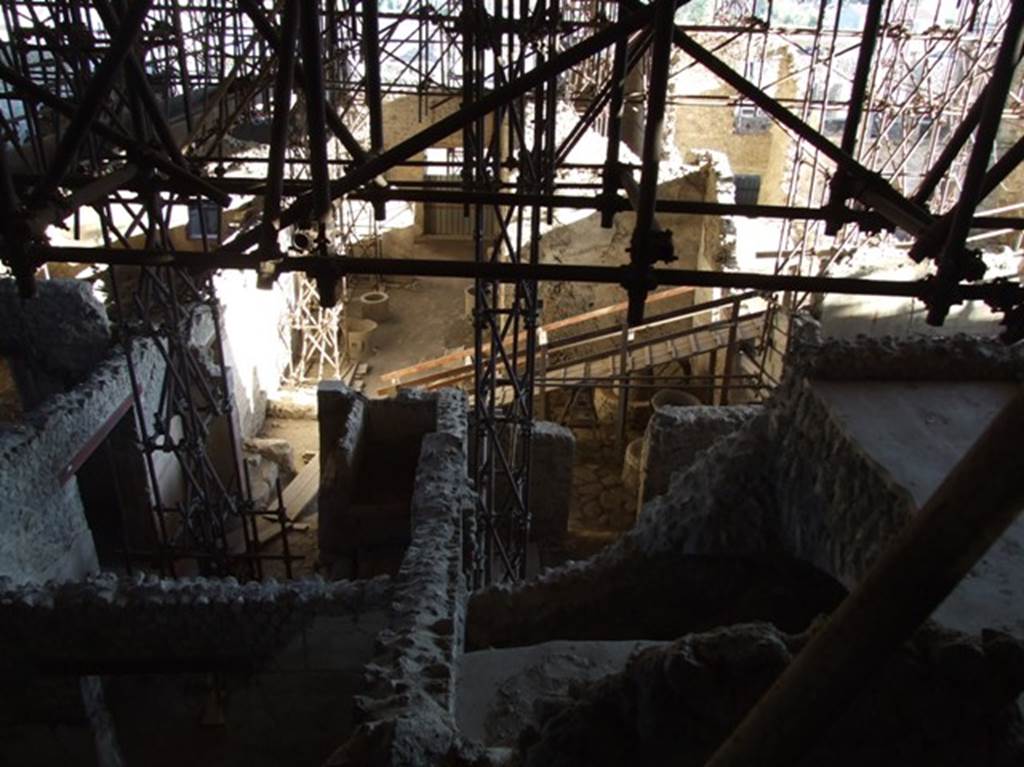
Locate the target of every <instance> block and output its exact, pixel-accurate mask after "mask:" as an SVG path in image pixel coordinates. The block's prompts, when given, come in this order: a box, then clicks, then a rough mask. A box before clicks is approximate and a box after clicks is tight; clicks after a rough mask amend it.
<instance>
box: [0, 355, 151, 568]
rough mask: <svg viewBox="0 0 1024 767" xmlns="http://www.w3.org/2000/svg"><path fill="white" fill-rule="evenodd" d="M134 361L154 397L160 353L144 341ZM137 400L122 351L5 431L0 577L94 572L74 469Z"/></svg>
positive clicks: (0, 444)
mask: <svg viewBox="0 0 1024 767" xmlns="http://www.w3.org/2000/svg"><path fill="white" fill-rule="evenodd" d="M132 354H133V360H134V364H135V369H136V375H137V376H138V379H139V381H140V385H141V386H142V387H143V389H144V390H145V391H147V392H150V393H153V394H152V396H156V393H158V392H159V376H160V375H161V374H162V371H163V359H162V357H161V355H160V353H159V352H158V351H157V349H156V347H155V346H154V345H153V343H152V342H151V341H149V340H139V341H136V342H135V343H134V344H133V346H132ZM154 392H155V393H154ZM131 399H132V389H131V381H130V379H129V375H128V364H127V360H126V358H125V356H124V355H123V353H121V352H120V351H118V352H115V353H114V354H113V356H111V357H109V358H108V359H107V360H106V361H105V362H103V363H102V364H100V365H99V366H98V367H96V368H95V369H94V370H93V371H92V373H91V374H90V375H88V377H86V378H85V379H84V380H83V381H82V382H81V383H79V384H77V385H76V386H74V387H73V388H72V389H71V390H70V391H68V392H62V393H58V394H54V395H53V396H51V397H50V398H49V399H48V400H47V401H46V402H45V403H44V404H42V405H41V406H40V407H38V408H36V409H35V410H34V411H33V412H31V413H30V414H29V415H28V416H27V417H26V419H25V421H23V422H20V423H17V424H9V425H6V426H4V427H3V428H2V429H0V575H3V576H7V577H9V578H12V579H14V580H16V581H46V580H50V579H56V580H68V579H77V578H81V577H83V576H84V575H86V574H87V573H90V572H94V571H95V570H96V568H97V562H96V549H95V546H94V545H93V539H92V535H91V533H90V531H89V526H88V523H87V522H86V518H85V512H84V509H83V506H82V500H81V497H80V495H79V492H78V485H77V481H76V479H75V477H74V472H73V470H70V469H73V467H71V463H72V460H73V459H74V458H75V456H76V455H80V454H81V453H82V451H83V450H85V449H86V448H87V445H88V443H89V441H90V440H91V439H92V438H93V436H94V435H95V434H97V432H99V431H100V430H101V429H102V428H103V427H104V425H105V424H108V422H110V421H111V419H112V418H116V417H117V413H119V412H122V413H123V412H126V411H125V409H124V408H126V407H130V406H131ZM154 412H155V409H154Z"/></svg>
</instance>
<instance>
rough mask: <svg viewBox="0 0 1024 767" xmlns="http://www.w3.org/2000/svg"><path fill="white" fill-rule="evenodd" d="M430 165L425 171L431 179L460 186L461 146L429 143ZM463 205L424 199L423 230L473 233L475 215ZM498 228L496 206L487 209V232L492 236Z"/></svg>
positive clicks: (446, 234)
mask: <svg viewBox="0 0 1024 767" xmlns="http://www.w3.org/2000/svg"><path fill="white" fill-rule="evenodd" d="M425 157H426V161H427V166H426V170H425V171H424V175H425V176H427V177H429V178H430V180H431V181H432V182H435V183H437V182H446V181H447V182H450V184H451V187H450V188H452V189H459V188H460V186H461V182H462V158H463V152H462V147H429V148H428V149H427V151H426V153H425ZM466 212H467V209H466V207H465V206H464V205H455V204H452V203H444V202H425V203H423V234H430V235H437V236H443V237H472V236H473V215H472V211H471V210H470V212H469V215H466ZM497 231H498V220H497V217H496V215H495V213H494V207H493V206H487V207H486V208H485V209H484V234H485V235H487V236H493V235H495V234H496V233H497Z"/></svg>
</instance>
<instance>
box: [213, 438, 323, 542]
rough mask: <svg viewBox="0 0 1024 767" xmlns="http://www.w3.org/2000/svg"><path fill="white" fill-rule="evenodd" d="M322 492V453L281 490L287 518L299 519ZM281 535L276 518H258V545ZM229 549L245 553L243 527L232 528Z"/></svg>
mask: <svg viewBox="0 0 1024 767" xmlns="http://www.w3.org/2000/svg"><path fill="white" fill-rule="evenodd" d="M319 492H320V455H319V453H318V454H317V455H315V456H313V457H312V458H311V459H310V461H309V463H307V464H306V465H305V466H303V467H302V470H301V471H300V472H299V473H298V474H296V475H295V478H294V479H293V480H292V481H291V482H289V483H288V486H287V487H286V488H285V489H284V490H282V491H281V500H282V502H283V503H284V514H285V518H286V519H287V520H288V521H289V522H291V521H293V520H295V519H297V518H298V517H299V516H300V515H301V514H302V513H303V512H304V511H306V509H308V508H309V506H310V504H311V503H312V502H313V501H314V500H316V497H317V494H318V493H319ZM279 535H281V525H280V523H279V522H277V521H276V520H272V519H265V518H263V517H258V518H257V519H256V539H257V541H258V543H257V547H259V546H263V545H264V544H266V543H268V542H270V541H272V540H274V539H275V538H277V537H278V536H279ZM227 539H228V550H229V551H230V552H231V553H232V554H243V553H245V536H244V535H243V533H242V530H241V528H237V529H235V530H232V531H231V532H230V533H228V535H227Z"/></svg>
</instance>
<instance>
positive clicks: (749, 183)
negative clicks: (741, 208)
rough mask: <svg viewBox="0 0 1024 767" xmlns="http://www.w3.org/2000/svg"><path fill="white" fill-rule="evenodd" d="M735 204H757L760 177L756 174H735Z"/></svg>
mask: <svg viewBox="0 0 1024 767" xmlns="http://www.w3.org/2000/svg"><path fill="white" fill-rule="evenodd" d="M734 181H735V183H736V204H737V205H757V201H758V199H759V198H760V196H761V177H760V176H757V175H743V174H736V176H735V177H734Z"/></svg>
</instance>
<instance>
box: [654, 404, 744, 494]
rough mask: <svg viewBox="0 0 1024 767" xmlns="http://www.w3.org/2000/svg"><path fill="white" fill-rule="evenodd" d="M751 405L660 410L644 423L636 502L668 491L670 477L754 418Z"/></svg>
mask: <svg viewBox="0 0 1024 767" xmlns="http://www.w3.org/2000/svg"><path fill="white" fill-rule="evenodd" d="M759 411H760V408H759V407H757V406H754V405H737V406H732V407H712V406H699V407H672V406H668V407H664V408H661V409H659V410H657V411H656V412H655V413H654V415H653V416H651V420H650V421H649V422H648V423H647V431H646V433H645V434H644V442H643V449H642V451H641V457H640V501H641V503H644V502H646V501H649V500H650V499H651V498H654V497H655V496H658V495H661V494H662V493H665V492H666V491H667V490H668V486H669V481H670V480H671V478H672V475H673V474H675V473H676V472H678V471H683V470H685V469H687V468H689V467H690V466H691V465H692V464H693V462H694V461H695V460H696V458H697V455H698V454H699V453H701V452H702V451H704V450H707V449H708V448H709V447H711V446H712V445H713V444H714V443H715V442H716V441H717V440H719V439H720V438H722V437H724V436H726V435H727V434H732V433H733V432H734V431H736V430H737V429H739V428H740V427H741V426H742V425H743V424H745V423H746V422H747V421H749V420H750V419H751V418H753V417H754V415H756V414H757V413H758V412H759Z"/></svg>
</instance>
